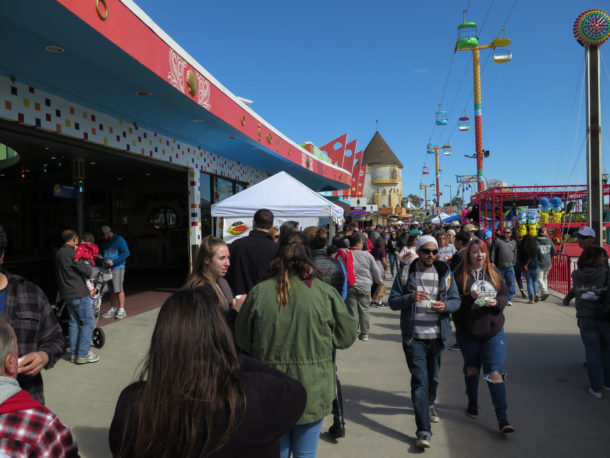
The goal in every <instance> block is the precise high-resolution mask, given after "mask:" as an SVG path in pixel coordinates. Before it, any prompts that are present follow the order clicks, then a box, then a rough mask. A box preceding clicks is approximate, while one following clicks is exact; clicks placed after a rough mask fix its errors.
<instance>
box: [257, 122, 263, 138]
mask: <svg viewBox="0 0 610 458" xmlns="http://www.w3.org/2000/svg"><path fill="white" fill-rule="evenodd" d="M262 139H263V138H262V133H261V124H260V123H258V141H259V142H260V141H262Z"/></svg>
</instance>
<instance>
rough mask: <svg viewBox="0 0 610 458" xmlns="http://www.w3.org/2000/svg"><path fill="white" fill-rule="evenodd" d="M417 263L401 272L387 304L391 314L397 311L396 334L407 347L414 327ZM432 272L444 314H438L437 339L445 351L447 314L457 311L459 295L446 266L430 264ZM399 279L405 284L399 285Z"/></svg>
mask: <svg viewBox="0 0 610 458" xmlns="http://www.w3.org/2000/svg"><path fill="white" fill-rule="evenodd" d="M416 265H417V262H413V263H411V264H410V265H408V266H405V267H404V268H403V272H402V273H401V274H399V275H397V276H396V278H395V280H394V284H393V285H392V291H391V292H390V298H389V300H388V303H389V305H390V308H391V309H392V310H400V331H401V334H402V339H403V342H404V343H405V344H407V345H409V344H410V343H411V341H412V340H413V327H414V323H415V301H414V300H413V293H414V292H415V291H417V285H416V283H415V274H416ZM434 268H435V269H436V271H437V273H438V278H439V284H438V297H439V298H440V300H442V301H443V302H444V303H445V311H444V312H442V313H440V321H441V337H442V339H443V346H444V347H447V346H448V342H449V337H451V312H454V311H456V310H457V309H459V308H460V295H459V293H458V290H457V287H456V286H455V281H454V279H453V274H452V273H451V270H449V266H448V265H447V264H446V263H444V262H443V261H434ZM403 278H404V279H405V281H404V282H403Z"/></svg>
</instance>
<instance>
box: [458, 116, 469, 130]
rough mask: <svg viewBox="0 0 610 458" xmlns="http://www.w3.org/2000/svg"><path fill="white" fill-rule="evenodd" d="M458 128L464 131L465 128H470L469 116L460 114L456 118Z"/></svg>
mask: <svg viewBox="0 0 610 458" xmlns="http://www.w3.org/2000/svg"><path fill="white" fill-rule="evenodd" d="M458 130H459V131H460V132H466V131H467V130H470V118H469V117H468V116H462V117H461V118H460V119H459V120H458Z"/></svg>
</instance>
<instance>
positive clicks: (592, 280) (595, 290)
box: [572, 267, 610, 318]
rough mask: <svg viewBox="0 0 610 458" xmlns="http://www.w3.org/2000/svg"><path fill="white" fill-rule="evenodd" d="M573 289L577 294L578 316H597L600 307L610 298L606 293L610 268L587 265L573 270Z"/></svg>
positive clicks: (609, 278) (609, 280) (609, 279)
mask: <svg viewBox="0 0 610 458" xmlns="http://www.w3.org/2000/svg"><path fill="white" fill-rule="evenodd" d="M572 281H573V286H572V290H573V291H574V294H575V295H576V317H577V318H580V317H597V316H598V312H599V310H600V307H602V306H604V305H606V303H607V301H608V300H609V299H610V297H609V295H608V294H606V292H607V289H608V284H609V282H610V270H609V269H607V268H606V267H585V268H583V269H577V270H575V271H573V272H572Z"/></svg>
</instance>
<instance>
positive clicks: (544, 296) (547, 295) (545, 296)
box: [540, 293, 549, 301]
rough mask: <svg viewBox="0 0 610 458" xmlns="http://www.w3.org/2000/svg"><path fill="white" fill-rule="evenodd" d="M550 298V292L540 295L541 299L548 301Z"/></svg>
mask: <svg viewBox="0 0 610 458" xmlns="http://www.w3.org/2000/svg"><path fill="white" fill-rule="evenodd" d="M548 298H549V294H548V293H545V294H543V295H542V296H540V300H541V301H546V300H547V299H548Z"/></svg>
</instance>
